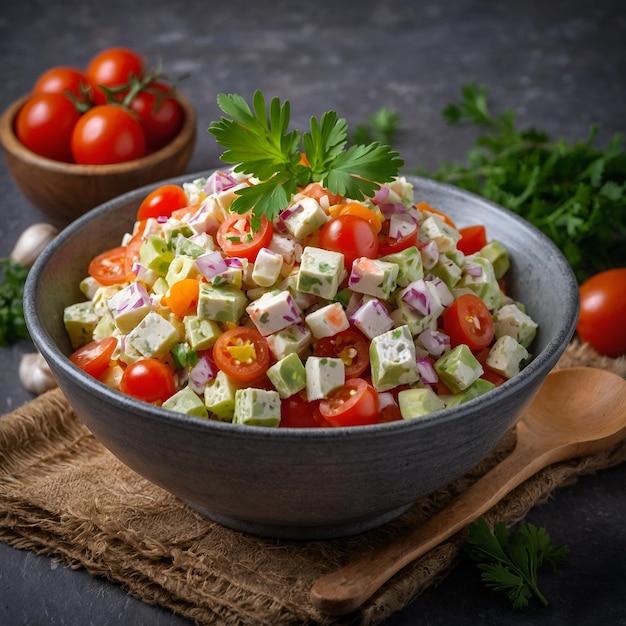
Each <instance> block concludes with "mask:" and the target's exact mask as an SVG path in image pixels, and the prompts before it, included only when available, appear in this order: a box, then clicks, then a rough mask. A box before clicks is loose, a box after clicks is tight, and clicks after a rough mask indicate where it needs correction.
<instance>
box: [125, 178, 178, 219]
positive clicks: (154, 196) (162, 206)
mask: <svg viewBox="0 0 626 626" xmlns="http://www.w3.org/2000/svg"><path fill="white" fill-rule="evenodd" d="M187 204H189V200H188V199H187V194H186V193H185V190H184V189H183V188H182V187H181V186H180V185H170V184H168V185H161V186H160V187H157V188H156V189H155V190H154V191H151V192H150V193H149V194H148V195H147V196H146V197H145V198H144V199H143V201H142V203H141V204H140V205H139V210H138V211H137V220H139V221H141V220H145V219H148V218H149V217H160V216H165V217H170V216H171V215H172V213H173V212H174V211H176V210H177V209H182V208H183V207H186V206H187Z"/></svg>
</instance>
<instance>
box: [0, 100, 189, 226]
mask: <svg viewBox="0 0 626 626" xmlns="http://www.w3.org/2000/svg"><path fill="white" fill-rule="evenodd" d="M28 97H29V96H28V95H26V96H23V97H22V98H19V99H18V100H16V101H15V102H13V103H12V104H11V105H10V106H9V107H8V108H7V109H6V110H5V111H4V113H3V114H2V116H1V117H0V142H1V143H2V148H3V151H4V157H5V160H6V163H7V165H8V168H9V171H10V172H11V175H12V176H13V178H14V180H15V182H16V183H17V185H18V187H19V188H20V190H21V191H22V193H23V194H24V195H25V196H26V198H28V200H29V201H30V202H31V203H32V204H33V205H34V206H35V207H37V209H39V210H40V211H41V212H42V213H43V214H44V215H45V216H46V217H47V218H48V219H49V220H50V221H51V222H52V223H53V224H54V225H56V226H58V227H60V228H63V227H65V226H67V225H68V224H69V223H70V222H72V221H73V220H75V219H76V218H77V217H79V216H81V215H83V213H86V212H87V211H89V210H90V209H92V208H94V207H96V206H98V205H100V204H102V203H104V202H106V201H107V200H110V199H112V198H115V197H117V196H119V195H121V194H123V193H126V192H127V191H131V190H132V189H137V188H138V187H142V186H143V185H148V184H151V183H154V182H157V181H160V180H163V179H166V178H171V177H173V176H177V175H179V174H182V173H183V172H184V171H185V167H186V166H187V163H188V162H189V159H190V158H191V155H192V152H193V149H194V146H195V141H196V114H195V111H194V109H193V107H192V106H191V104H190V103H189V101H188V100H187V99H186V98H184V97H183V96H182V95H180V94H178V95H177V98H178V101H179V102H180V104H181V106H182V107H183V111H184V121H183V126H182V128H181V130H180V132H179V133H178V135H177V136H176V137H175V138H174V139H173V140H172V141H171V142H170V143H169V144H168V145H166V146H165V147H163V148H161V149H160V150H158V151H156V152H153V153H151V154H149V155H147V156H145V157H142V158H141V159H134V160H132V161H126V162H124V163H115V164H112V165H78V164H75V163H64V162H62V161H55V160H53V159H48V158H46V157H42V156H39V155H38V154H35V153H34V152H32V151H31V150H29V149H28V148H27V147H26V146H24V145H23V144H22V143H21V142H20V141H19V140H18V139H17V137H16V135H15V131H14V120H15V116H16V115H17V112H18V111H19V109H20V107H21V106H22V105H23V104H24V103H25V102H26V100H27V99H28Z"/></svg>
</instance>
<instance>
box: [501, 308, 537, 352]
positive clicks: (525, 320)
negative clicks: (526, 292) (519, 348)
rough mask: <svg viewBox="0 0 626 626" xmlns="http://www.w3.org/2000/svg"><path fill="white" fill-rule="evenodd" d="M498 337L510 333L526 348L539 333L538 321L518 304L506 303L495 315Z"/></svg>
mask: <svg viewBox="0 0 626 626" xmlns="http://www.w3.org/2000/svg"><path fill="white" fill-rule="evenodd" d="M493 325H494V333H495V336H496V339H499V338H500V337H502V336H504V335H510V336H511V337H513V339H515V340H516V341H517V342H518V343H521V344H522V345H523V346H524V348H528V347H529V346H530V344H531V343H532V342H533V339H534V338H535V335H536V334H537V326H538V325H537V322H535V321H534V320H533V319H532V318H531V317H530V315H528V314H527V313H525V312H524V311H522V310H521V309H520V308H519V307H518V306H517V305H516V304H505V305H504V306H502V307H500V308H499V309H498V310H497V311H496V312H495V314H494V316H493Z"/></svg>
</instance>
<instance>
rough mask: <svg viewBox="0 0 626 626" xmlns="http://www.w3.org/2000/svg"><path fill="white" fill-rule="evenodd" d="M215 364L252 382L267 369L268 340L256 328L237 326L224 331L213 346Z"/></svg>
mask: <svg viewBox="0 0 626 626" xmlns="http://www.w3.org/2000/svg"><path fill="white" fill-rule="evenodd" d="M213 360H214V361H215V364H216V365H217V366H218V367H219V368H220V369H221V370H222V371H223V372H224V374H227V375H228V376H230V377H231V378H234V379H235V380H240V381H243V382H250V381H253V380H255V379H256V378H259V377H260V376H261V375H262V374H264V373H265V372H266V371H267V368H268V367H269V364H270V352H269V346H268V345H267V341H266V339H265V337H263V335H261V333H260V332H259V331H258V330H256V329H255V328H248V327H246V326H237V327H236V328H231V329H229V330H227V331H226V332H224V333H222V334H221V335H220V336H219V337H218V338H217V341H216V342H215V345H214V346H213Z"/></svg>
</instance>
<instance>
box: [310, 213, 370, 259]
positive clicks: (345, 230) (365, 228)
mask: <svg viewBox="0 0 626 626" xmlns="http://www.w3.org/2000/svg"><path fill="white" fill-rule="evenodd" d="M319 245H320V248H324V249H325V250H333V251H335V252H341V253H343V257H344V265H345V266H346V268H351V267H352V262H353V261H354V259H358V258H359V257H362V256H365V257H368V258H370V259H374V258H376V254H377V253H378V235H377V234H376V231H375V230H374V228H373V227H372V226H371V225H370V224H369V222H368V221H367V220H364V219H363V218H362V217H357V216H356V215H349V214H348V215H338V216H337V217H334V218H332V219H330V220H328V222H326V224H324V226H322V229H321V230H320V233H319Z"/></svg>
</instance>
